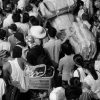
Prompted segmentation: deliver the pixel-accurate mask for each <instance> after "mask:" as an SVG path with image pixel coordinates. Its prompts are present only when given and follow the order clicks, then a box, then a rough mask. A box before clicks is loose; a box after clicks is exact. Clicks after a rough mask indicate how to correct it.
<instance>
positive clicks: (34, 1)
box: [30, 0, 43, 7]
mask: <svg viewBox="0 0 100 100" xmlns="http://www.w3.org/2000/svg"><path fill="white" fill-rule="evenodd" d="M42 1H43V0H30V3H33V4H35V5H36V6H37V7H38V5H39V3H40V2H42Z"/></svg>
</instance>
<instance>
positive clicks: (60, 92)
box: [49, 87, 67, 100]
mask: <svg viewBox="0 0 100 100" xmlns="http://www.w3.org/2000/svg"><path fill="white" fill-rule="evenodd" d="M49 99H50V100H67V99H66V96H65V89H64V88H62V87H57V88H54V89H53V90H52V92H51V93H50V95H49Z"/></svg>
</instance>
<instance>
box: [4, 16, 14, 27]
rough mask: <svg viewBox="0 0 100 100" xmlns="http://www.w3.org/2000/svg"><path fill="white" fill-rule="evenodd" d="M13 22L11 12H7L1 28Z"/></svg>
mask: <svg viewBox="0 0 100 100" xmlns="http://www.w3.org/2000/svg"><path fill="white" fill-rule="evenodd" d="M13 23H14V22H13V19H12V14H9V15H8V16H7V17H6V18H5V19H4V21H3V28H7V27H8V26H10V25H11V24H13Z"/></svg>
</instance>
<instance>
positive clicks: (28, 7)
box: [25, 4, 33, 12]
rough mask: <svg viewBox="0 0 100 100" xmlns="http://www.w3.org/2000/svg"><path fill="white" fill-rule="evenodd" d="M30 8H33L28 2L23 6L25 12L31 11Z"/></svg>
mask: <svg viewBox="0 0 100 100" xmlns="http://www.w3.org/2000/svg"><path fill="white" fill-rule="evenodd" d="M32 9H33V7H32V6H31V5H30V4H29V5H27V6H26V7H25V10H26V11H27V12H29V11H31V10H32Z"/></svg>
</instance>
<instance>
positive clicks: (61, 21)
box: [40, 0, 74, 34]
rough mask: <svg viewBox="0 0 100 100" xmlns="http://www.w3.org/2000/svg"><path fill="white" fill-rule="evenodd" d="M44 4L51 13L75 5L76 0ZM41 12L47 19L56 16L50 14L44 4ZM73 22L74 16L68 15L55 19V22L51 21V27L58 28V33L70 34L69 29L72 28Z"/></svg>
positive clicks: (51, 0)
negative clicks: (61, 31)
mask: <svg viewBox="0 0 100 100" xmlns="http://www.w3.org/2000/svg"><path fill="white" fill-rule="evenodd" d="M43 2H45V3H46V4H47V6H48V7H49V9H50V10H51V11H57V10H59V9H62V8H65V7H68V6H71V5H73V4H74V0H43ZM40 11H41V13H42V15H43V16H45V17H47V18H48V17H50V16H54V15H55V14H54V13H52V12H50V11H49V10H48V9H47V8H46V7H45V6H44V4H43V3H40ZM73 21H74V16H73V15H72V14H71V13H66V14H62V15H60V16H58V17H55V18H54V20H52V21H51V25H52V26H53V27H55V28H56V30H57V32H59V31H60V30H66V34H70V32H69V28H70V27H71V26H72V22H73Z"/></svg>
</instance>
